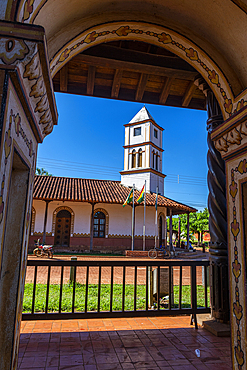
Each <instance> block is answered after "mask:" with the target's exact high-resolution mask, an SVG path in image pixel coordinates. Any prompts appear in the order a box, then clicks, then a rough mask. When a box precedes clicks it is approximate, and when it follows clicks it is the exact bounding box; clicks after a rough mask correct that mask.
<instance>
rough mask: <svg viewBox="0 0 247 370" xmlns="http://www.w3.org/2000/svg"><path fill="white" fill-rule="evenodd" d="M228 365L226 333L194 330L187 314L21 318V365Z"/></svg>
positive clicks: (55, 368) (107, 368)
mask: <svg viewBox="0 0 247 370" xmlns="http://www.w3.org/2000/svg"><path fill="white" fill-rule="evenodd" d="M197 349H199V350H200V357H197V356H196V353H195V350H197ZM231 368H232V367H231V355H230V338H219V337H215V336H214V335H212V334H210V333H209V332H207V331H206V330H205V329H203V328H201V327H199V329H198V330H196V329H195V328H194V327H193V326H191V325H190V317H188V316H181V317H162V318H160V317H154V318H147V317H145V318H121V319H90V320H86V319H84V320H64V321H59V320H56V321H24V322H22V327H21V338H20V350H19V363H18V369H20V370H25V369H29V370H30V369H35V370H69V369H71V370H79V369H80V370H120V369H124V370H131V369H138V370H139V369H143V370H144V369H145V370H161V369H162V370H163V369H166V370H192V369H198V370H207V369H210V370H221V369H222V370H228V369H231Z"/></svg>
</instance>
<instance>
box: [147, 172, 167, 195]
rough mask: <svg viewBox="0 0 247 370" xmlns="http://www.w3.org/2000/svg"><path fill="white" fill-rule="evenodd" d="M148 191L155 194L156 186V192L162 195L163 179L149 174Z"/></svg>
mask: <svg viewBox="0 0 247 370" xmlns="http://www.w3.org/2000/svg"><path fill="white" fill-rule="evenodd" d="M150 175H151V176H150V191H151V192H153V193H156V188H157V186H158V192H159V193H160V194H161V195H163V194H164V178H163V177H161V176H158V175H156V174H155V173H152V172H151V173H150Z"/></svg>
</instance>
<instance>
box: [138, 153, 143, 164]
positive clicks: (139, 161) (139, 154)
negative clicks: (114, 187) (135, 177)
mask: <svg viewBox="0 0 247 370" xmlns="http://www.w3.org/2000/svg"><path fill="white" fill-rule="evenodd" d="M138 167H142V150H141V149H139V150H138Z"/></svg>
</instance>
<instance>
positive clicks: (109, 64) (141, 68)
mask: <svg viewBox="0 0 247 370" xmlns="http://www.w3.org/2000/svg"><path fill="white" fill-rule="evenodd" d="M74 59H75V60H76V61H77V62H80V63H85V64H89V65H90V66H95V67H105V68H113V69H122V70H125V71H131V72H138V73H144V74H152V75H158V76H166V77H174V78H182V79H187V80H191V81H193V80H194V78H195V76H197V75H198V72H196V71H188V70H182V69H181V70H180V69H174V68H170V67H169V68H167V67H160V66H155V65H148V64H143V63H135V62H126V61H122V60H116V59H109V58H102V57H96V56H93V55H86V54H79V55H77V56H76V57H75V58H74Z"/></svg>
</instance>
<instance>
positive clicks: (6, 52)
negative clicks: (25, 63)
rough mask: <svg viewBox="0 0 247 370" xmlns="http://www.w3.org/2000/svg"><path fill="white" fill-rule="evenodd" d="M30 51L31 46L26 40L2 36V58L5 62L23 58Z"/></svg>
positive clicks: (8, 62) (0, 55)
mask: <svg viewBox="0 0 247 370" xmlns="http://www.w3.org/2000/svg"><path fill="white" fill-rule="evenodd" d="M28 53H29V48H28V46H27V45H26V43H25V41H24V40H18V39H14V38H6V37H0V59H1V60H2V62H3V63H4V64H8V65H9V64H13V63H14V62H15V61H16V60H22V59H24V58H25V56H26V55H27V54H28Z"/></svg>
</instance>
